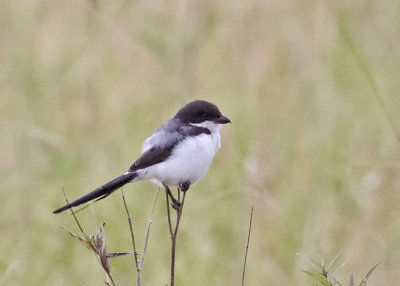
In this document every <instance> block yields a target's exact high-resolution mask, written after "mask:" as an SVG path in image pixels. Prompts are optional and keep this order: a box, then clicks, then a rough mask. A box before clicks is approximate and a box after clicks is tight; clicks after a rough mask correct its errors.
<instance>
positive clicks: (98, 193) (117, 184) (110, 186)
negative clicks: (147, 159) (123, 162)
mask: <svg viewBox="0 0 400 286" xmlns="http://www.w3.org/2000/svg"><path fill="white" fill-rule="evenodd" d="M136 176H137V175H136V173H135V172H128V173H125V174H123V175H122V176H119V177H118V178H115V179H114V180H112V181H110V182H108V183H106V184H104V185H102V186H101V187H98V188H97V189H95V190H94V191H92V192H90V193H89V194H87V195H84V196H83V197H81V198H79V199H77V200H76V201H73V202H72V203H69V204H67V205H65V206H63V207H61V208H59V209H56V210H55V211H53V213H55V214H58V213H60V212H62V211H65V210H66V209H69V208H72V207H76V206H79V205H81V204H83V203H86V202H88V201H91V200H93V199H97V198H99V197H100V198H99V200H101V199H104V198H105V197H107V196H108V195H110V194H111V193H112V192H114V191H115V190H117V189H119V188H121V187H122V186H123V185H125V184H127V183H129V182H130V181H132V180H133V179H134V178H135V177H136Z"/></svg>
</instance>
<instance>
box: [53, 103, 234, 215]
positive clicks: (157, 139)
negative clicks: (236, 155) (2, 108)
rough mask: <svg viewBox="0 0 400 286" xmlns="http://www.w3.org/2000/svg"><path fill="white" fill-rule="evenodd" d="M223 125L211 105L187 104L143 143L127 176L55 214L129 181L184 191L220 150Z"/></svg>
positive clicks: (200, 175) (196, 180)
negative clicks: (148, 182) (140, 151)
mask: <svg viewBox="0 0 400 286" xmlns="http://www.w3.org/2000/svg"><path fill="white" fill-rule="evenodd" d="M226 123H230V120H229V119H228V118H227V117H225V116H224V115H222V114H221V112H220V111H219V109H218V107H217V106H215V105H214V104H212V103H210V102H207V101H204V100H195V101H192V102H190V103H188V104H187V105H185V106H184V107H183V108H181V109H180V110H179V111H178V113H177V114H176V115H175V116H174V118H172V119H170V120H169V121H167V122H166V123H164V124H163V125H161V126H160V127H158V128H157V129H156V131H155V132H154V133H153V135H152V136H150V137H149V138H147V139H146V140H145V141H144V143H143V149H142V155H141V156H140V157H139V159H137V160H136V162H135V163H133V164H132V166H131V167H130V168H129V170H128V172H126V173H125V174H123V175H121V176H119V177H117V178H115V179H114V180H112V181H110V182H108V183H106V184H104V185H102V186H101V187H99V188H97V189H95V190H94V191H92V192H90V193H88V194H87V195H85V196H83V197H81V198H79V199H77V200H76V201H73V202H72V203H70V204H67V205H65V206H63V207H61V208H59V209H57V210H55V211H54V213H60V212H62V211H64V210H66V209H68V208H70V207H76V206H78V205H81V204H83V203H86V202H88V201H91V200H93V199H102V198H105V197H107V196H108V195H110V194H111V193H112V192H114V191H115V190H117V189H119V188H120V187H122V186H123V185H125V184H127V183H129V182H132V181H140V180H146V181H152V182H154V183H156V184H157V185H159V186H162V187H165V188H166V189H167V192H169V188H172V187H179V188H181V189H182V190H183V191H186V190H187V189H188V188H189V186H190V185H192V184H195V183H197V182H198V181H199V180H200V179H201V178H203V177H204V175H205V174H206V173H207V171H208V168H209V167H210V164H211V162H212V159H213V157H214V155H215V153H216V152H217V151H218V149H219V148H220V147H221V137H220V135H219V131H220V128H221V124H226ZM171 198H172V195H171ZM172 199H173V198H172Z"/></svg>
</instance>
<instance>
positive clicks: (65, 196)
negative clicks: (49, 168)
mask: <svg viewBox="0 0 400 286" xmlns="http://www.w3.org/2000/svg"><path fill="white" fill-rule="evenodd" d="M61 189H62V191H63V194H64V198H65V201H66V202H67V205H69V201H68V199H67V195H66V194H65V190H64V187H61ZM69 210H70V211H71V214H72V216H73V217H74V219H75V222H76V224H77V225H78V227H79V229H80V231H81V233H82V234H83V235H85V236H86V234H85V232H84V231H83V229H82V227H81V224H80V223H79V221H78V219H77V218H76V216H75V212H74V211H73V210H72V208H71V207H69Z"/></svg>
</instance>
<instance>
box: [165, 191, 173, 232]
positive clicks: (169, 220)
mask: <svg viewBox="0 0 400 286" xmlns="http://www.w3.org/2000/svg"><path fill="white" fill-rule="evenodd" d="M165 195H166V197H167V199H166V202H167V216H168V226H169V233H170V235H171V238H172V223H171V213H170V211H169V196H168V192H167V190H165Z"/></svg>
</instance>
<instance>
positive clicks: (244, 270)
mask: <svg viewBox="0 0 400 286" xmlns="http://www.w3.org/2000/svg"><path fill="white" fill-rule="evenodd" d="M253 209H254V208H253V206H252V207H251V210H250V223H249V233H248V234H247V242H246V246H245V248H246V252H245V255H244V263H243V274H242V286H243V285H244V275H245V273H246V263H247V252H248V251H249V243H250V234H251V224H252V222H253Z"/></svg>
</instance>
